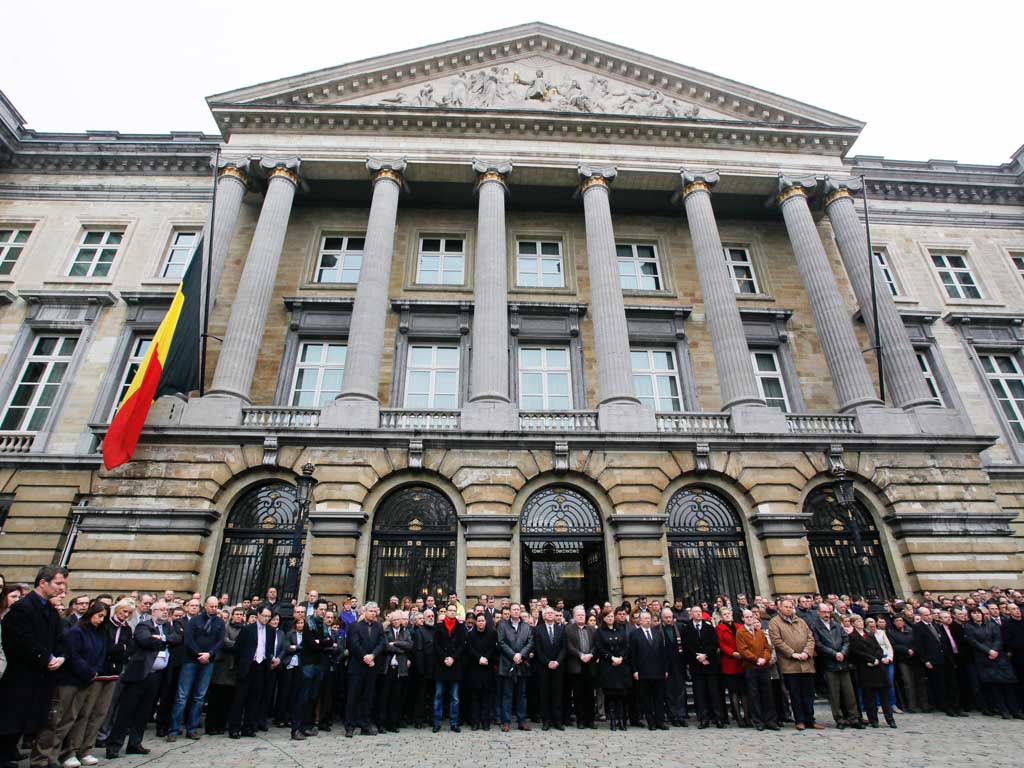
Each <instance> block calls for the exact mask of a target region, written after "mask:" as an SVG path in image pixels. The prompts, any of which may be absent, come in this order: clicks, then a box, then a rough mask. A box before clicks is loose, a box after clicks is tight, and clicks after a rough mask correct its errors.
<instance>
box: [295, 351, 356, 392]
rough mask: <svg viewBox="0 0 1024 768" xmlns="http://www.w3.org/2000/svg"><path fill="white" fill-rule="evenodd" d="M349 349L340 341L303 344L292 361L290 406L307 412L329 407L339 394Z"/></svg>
mask: <svg viewBox="0 0 1024 768" xmlns="http://www.w3.org/2000/svg"><path fill="white" fill-rule="evenodd" d="M347 352H348V347H347V346H346V345H345V344H344V343H343V342H339V341H303V342H302V343H301V344H300V345H299V352H298V355H297V356H296V358H295V375H294V377H293V378H292V392H291V397H290V399H289V402H290V403H291V404H292V405H297V406H303V407H307V408H319V407H321V406H324V405H326V404H327V403H330V402H331V401H332V400H334V398H336V397H337V396H338V393H339V392H341V381H342V378H343V377H344V375H345V356H346V353H347Z"/></svg>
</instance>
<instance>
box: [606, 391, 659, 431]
mask: <svg viewBox="0 0 1024 768" xmlns="http://www.w3.org/2000/svg"><path fill="white" fill-rule="evenodd" d="M597 428H598V429H599V430H600V431H601V432H656V431H657V429H658V425H657V423H656V421H655V419H654V411H652V410H651V409H650V408H645V407H644V406H642V405H641V404H640V403H639V402H638V401H636V400H625V399H623V400H613V401H612V402H609V403H601V404H600V405H599V406H597Z"/></svg>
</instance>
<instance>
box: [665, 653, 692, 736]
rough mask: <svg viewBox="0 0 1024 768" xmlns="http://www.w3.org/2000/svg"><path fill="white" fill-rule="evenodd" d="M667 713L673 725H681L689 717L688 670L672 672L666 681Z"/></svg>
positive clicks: (683, 668) (682, 669)
mask: <svg viewBox="0 0 1024 768" xmlns="http://www.w3.org/2000/svg"><path fill="white" fill-rule="evenodd" d="M665 711H666V712H667V713H668V719H669V720H671V721H672V722H673V723H681V722H682V721H684V720H685V719H686V717H687V714H688V713H687V705H686V668H685V667H681V668H679V669H678V670H672V671H671V672H669V673H668V680H666V681H665Z"/></svg>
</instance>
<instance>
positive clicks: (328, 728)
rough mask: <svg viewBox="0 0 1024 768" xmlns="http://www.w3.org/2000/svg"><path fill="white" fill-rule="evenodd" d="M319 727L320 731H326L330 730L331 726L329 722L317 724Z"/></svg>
mask: <svg viewBox="0 0 1024 768" xmlns="http://www.w3.org/2000/svg"><path fill="white" fill-rule="evenodd" d="M319 728H320V730H321V731H328V732H330V730H331V726H330V725H329V724H328V725H324V724H321V725H320V726H319Z"/></svg>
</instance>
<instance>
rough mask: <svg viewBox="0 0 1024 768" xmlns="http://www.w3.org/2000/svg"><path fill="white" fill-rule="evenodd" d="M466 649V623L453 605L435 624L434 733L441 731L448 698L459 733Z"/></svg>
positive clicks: (452, 721) (452, 726)
mask: <svg viewBox="0 0 1024 768" xmlns="http://www.w3.org/2000/svg"><path fill="white" fill-rule="evenodd" d="M465 650H466V625H465V624H463V623H462V622H461V621H459V620H458V609H457V608H456V606H455V605H454V604H449V605H448V608H447V609H445V615H444V618H443V619H442V620H441V621H439V622H438V623H437V624H436V625H435V626H434V733H437V732H438V731H440V730H441V716H442V715H443V714H444V703H445V699H446V698H447V699H448V701H449V704H448V723H449V730H451V732H452V733H459V731H460V730H461V729H460V728H459V683H460V682H461V681H462V655H463V653H464V652H465Z"/></svg>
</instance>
